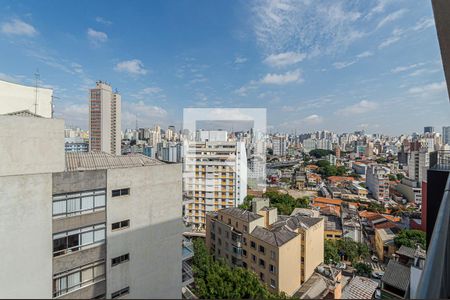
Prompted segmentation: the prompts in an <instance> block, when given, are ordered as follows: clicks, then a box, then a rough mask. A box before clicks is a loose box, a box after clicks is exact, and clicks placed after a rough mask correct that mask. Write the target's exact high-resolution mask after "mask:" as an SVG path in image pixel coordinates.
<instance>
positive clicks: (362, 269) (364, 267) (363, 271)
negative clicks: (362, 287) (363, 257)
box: [353, 262, 373, 276]
mask: <svg viewBox="0 0 450 300" xmlns="http://www.w3.org/2000/svg"><path fill="white" fill-rule="evenodd" d="M353 267H354V268H355V270H356V274H357V275H360V276H369V275H370V273H372V270H373V269H372V266H370V265H369V264H366V263H364V262H358V263H355V264H354V265H353Z"/></svg>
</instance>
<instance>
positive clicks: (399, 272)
mask: <svg viewBox="0 0 450 300" xmlns="http://www.w3.org/2000/svg"><path fill="white" fill-rule="evenodd" d="M410 273H411V269H410V268H409V267H407V266H405V265H402V264H401V263H398V262H396V261H394V260H392V259H391V260H390V261H389V263H388V265H387V267H386V271H385V272H384V275H383V277H382V278H381V281H382V282H384V283H386V284H389V285H390V286H393V287H395V288H398V289H400V290H402V291H406V290H407V289H408V287H409V278H410Z"/></svg>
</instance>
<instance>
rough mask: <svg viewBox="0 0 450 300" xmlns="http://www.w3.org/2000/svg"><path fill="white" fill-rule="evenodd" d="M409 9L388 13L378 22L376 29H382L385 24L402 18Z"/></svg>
mask: <svg viewBox="0 0 450 300" xmlns="http://www.w3.org/2000/svg"><path fill="white" fill-rule="evenodd" d="M407 11H408V10H407V9H400V10H397V11H395V12H393V13H391V14H389V15H387V16H386V17H384V18H383V19H381V21H380V22H378V25H377V27H376V29H380V28H381V27H383V26H384V25H386V24H389V23H391V22H394V21H396V20H398V19H400V18H401V17H402V16H403V15H404V14H405V13H406V12H407Z"/></svg>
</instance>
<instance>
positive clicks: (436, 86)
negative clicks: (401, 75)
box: [408, 81, 447, 95]
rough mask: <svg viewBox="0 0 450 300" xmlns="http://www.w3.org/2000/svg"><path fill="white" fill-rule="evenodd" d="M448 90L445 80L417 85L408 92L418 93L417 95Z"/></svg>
mask: <svg viewBox="0 0 450 300" xmlns="http://www.w3.org/2000/svg"><path fill="white" fill-rule="evenodd" d="M446 90H447V84H446V83H445V81H441V82H434V83H430V84H425V85H421V86H416V87H413V88H410V89H409V90H408V92H409V93H410V94H416V95H417V94H422V95H427V94H431V93H440V92H444V91H446Z"/></svg>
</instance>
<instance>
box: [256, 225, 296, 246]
mask: <svg viewBox="0 0 450 300" xmlns="http://www.w3.org/2000/svg"><path fill="white" fill-rule="evenodd" d="M251 235H252V236H253V237H256V238H258V239H260V240H262V241H264V242H266V243H268V244H271V245H273V246H276V247H280V246H283V245H284V244H285V243H287V242H289V241H290V240H292V239H293V238H295V237H296V236H297V235H298V234H297V233H295V232H293V231H291V230H289V229H287V228H286V227H285V226H281V227H278V228H273V229H272V230H269V229H267V228H265V227H261V226H256V227H255V229H253V231H252V232H251Z"/></svg>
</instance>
